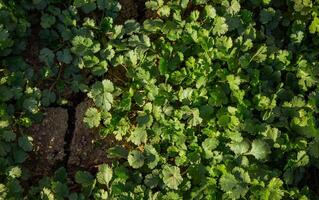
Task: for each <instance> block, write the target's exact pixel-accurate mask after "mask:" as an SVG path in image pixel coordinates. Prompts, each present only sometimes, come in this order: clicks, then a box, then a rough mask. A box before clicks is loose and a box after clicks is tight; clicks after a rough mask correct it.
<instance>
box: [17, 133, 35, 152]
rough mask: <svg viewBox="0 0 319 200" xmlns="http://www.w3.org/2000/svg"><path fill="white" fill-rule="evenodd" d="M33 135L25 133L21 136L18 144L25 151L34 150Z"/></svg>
mask: <svg viewBox="0 0 319 200" xmlns="http://www.w3.org/2000/svg"><path fill="white" fill-rule="evenodd" d="M32 140H33V139H32V137H30V136H26V135H23V136H21V137H19V139H18V144H19V146H20V147H21V148H22V149H23V150H24V151H32V148H33V145H32Z"/></svg>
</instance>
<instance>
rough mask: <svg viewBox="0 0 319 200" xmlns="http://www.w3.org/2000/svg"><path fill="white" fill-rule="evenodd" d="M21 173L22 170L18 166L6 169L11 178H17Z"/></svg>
mask: <svg viewBox="0 0 319 200" xmlns="http://www.w3.org/2000/svg"><path fill="white" fill-rule="evenodd" d="M21 175H22V170H21V168H20V167H18V166H15V167H10V169H9V171H8V176H9V177H11V178H19V177H21Z"/></svg>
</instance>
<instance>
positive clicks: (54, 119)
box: [26, 108, 69, 177]
mask: <svg viewBox="0 0 319 200" xmlns="http://www.w3.org/2000/svg"><path fill="white" fill-rule="evenodd" d="M68 118H69V117H68V112H67V110H66V109H64V108H47V109H46V110H45V116H44V119H43V120H42V122H41V123H40V124H34V125H33V126H32V127H31V128H30V129H29V130H28V133H30V136H32V137H33V145H34V148H33V151H32V153H31V154H30V157H29V159H28V160H27V162H26V166H27V168H29V169H30V172H31V176H33V177H37V176H43V175H50V174H51V173H52V172H54V167H55V166H56V165H57V164H58V163H60V162H62V161H63V158H64V155H65V152H64V137H65V134H66V133H67V129H68Z"/></svg>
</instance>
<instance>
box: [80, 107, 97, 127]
mask: <svg viewBox="0 0 319 200" xmlns="http://www.w3.org/2000/svg"><path fill="white" fill-rule="evenodd" d="M100 121H101V114H100V112H99V111H98V110H97V109H96V108H89V109H88V110H87V111H86V112H85V116H84V119H83V122H84V123H85V124H86V125H87V126H88V127H89V128H94V127H98V126H99V125H100Z"/></svg>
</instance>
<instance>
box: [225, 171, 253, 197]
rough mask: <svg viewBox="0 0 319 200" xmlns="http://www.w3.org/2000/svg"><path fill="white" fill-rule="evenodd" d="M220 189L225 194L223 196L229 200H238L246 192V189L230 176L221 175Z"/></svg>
mask: <svg viewBox="0 0 319 200" xmlns="http://www.w3.org/2000/svg"><path fill="white" fill-rule="evenodd" d="M219 185H220V188H221V189H222V190H223V191H224V192H225V193H224V196H228V197H230V198H231V199H239V198H240V197H244V196H245V194H246V193H247V191H248V188H247V187H245V186H244V185H243V184H242V183H240V182H239V181H238V180H237V179H236V177H235V176H234V175H232V174H229V173H227V174H223V175H222V177H221V178H220V180H219Z"/></svg>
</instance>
